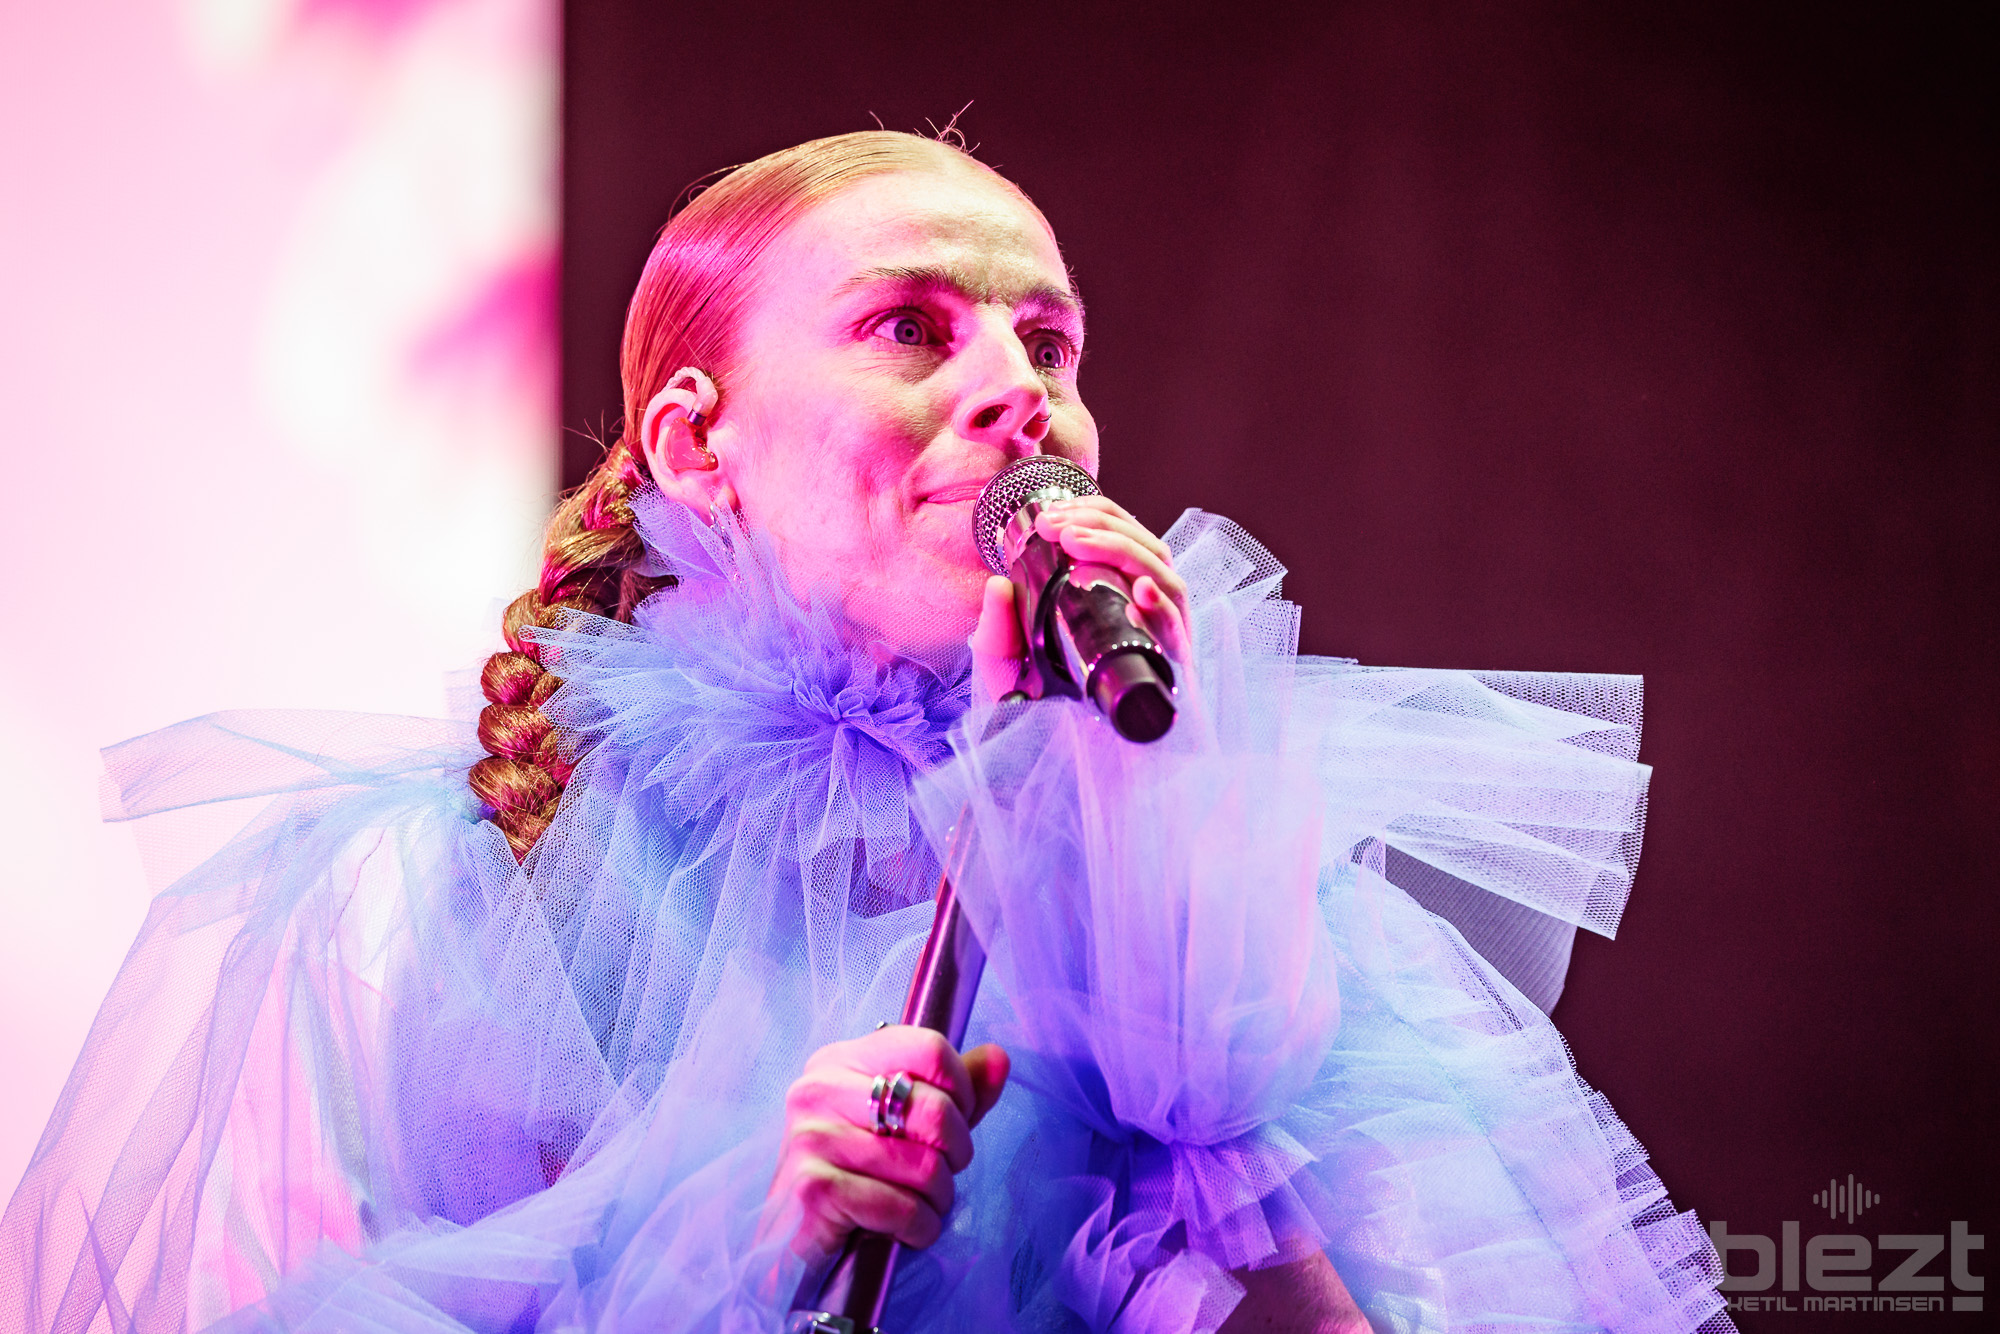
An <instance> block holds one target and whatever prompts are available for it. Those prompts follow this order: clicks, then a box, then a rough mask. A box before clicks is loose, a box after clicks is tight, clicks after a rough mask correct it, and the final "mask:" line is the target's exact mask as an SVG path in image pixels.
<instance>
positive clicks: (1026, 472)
mask: <svg viewBox="0 0 2000 1334" xmlns="http://www.w3.org/2000/svg"><path fill="white" fill-rule="evenodd" d="M1097 494H1099V492H1098V487H1097V483H1096V481H1095V480H1093V479H1092V477H1091V476H1090V474H1089V473H1087V472H1085V471H1084V470H1083V469H1081V468H1079V467H1077V466H1076V465H1075V464H1073V463H1069V462H1067V461H1065V460H1063V459H1058V458H1054V457H1051V456H1049V455H1046V454H1036V455H1030V456H1029V457H1027V458H1024V459H1020V460H1018V461H1016V462H1014V463H1012V464H1009V465H1008V466H1007V467H1005V468H1002V469H1001V470H1000V471H999V472H998V473H996V474H995V475H994V477H993V479H992V480H991V481H989V482H988V483H987V484H986V489H985V490H984V491H982V492H981V493H980V496H979V504H978V506H977V507H976V508H975V510H974V512H973V541H974V543H975V544H976V545H977V546H978V548H979V552H980V556H981V557H982V559H984V560H985V562H986V566H987V568H988V569H990V570H992V571H993V572H994V573H995V574H999V575H1004V576H1006V577H1007V578H1008V579H1009V580H1011V581H1012V582H1013V585H1014V605H1015V608H1016V610H1017V611H1018V612H1019V614H1020V618H1021V632H1022V636H1023V638H1024V639H1025V640H1026V642H1027V646H1028V652H1027V659H1026V661H1025V663H1024V664H1023V667H1022V671H1021V680H1020V683H1019V685H1018V686H1017V687H1016V693H1018V694H1020V695H1022V696H1024V697H1026V698H1029V699H1043V698H1047V697H1048V696H1051V695H1055V696H1061V697H1067V698H1071V699H1088V700H1090V701H1091V702H1092V703H1093V704H1095V705H1096V706H1097V707H1098V709H1099V710H1100V711H1102V712H1103V714H1104V716H1105V717H1106V718H1108V719H1109V720H1110V721H1111V724H1112V726H1113V727H1114V728H1116V729H1117V731H1118V734H1119V735H1120V736H1122V737H1124V738H1125V739H1126V740H1128V741H1142V742H1143V741H1157V740H1158V739H1159V738H1160V737H1162V736H1165V735H1166V733H1167V730H1168V729H1169V728H1171V727H1172V726H1173V724H1174V713H1175V706H1174V669H1173V665H1172V664H1171V663H1169V662H1168V661H1167V655H1166V654H1165V653H1163V652H1161V650H1160V645H1159V642H1158V641H1157V640H1155V639H1154V638H1153V636H1152V633H1151V632H1150V631H1148V630H1147V629H1146V627H1145V625H1144V623H1143V622H1142V621H1141V620H1140V618H1139V616H1138V613H1137V611H1136V610H1135V609H1134V607H1133V605H1132V586H1131V585H1130V584H1129V583H1127V582H1126V579H1125V576H1124V574H1122V573H1121V572H1120V571H1118V570H1117V569H1114V568H1113V567H1111V566H1109V565H1098V564H1092V563H1077V562H1073V561H1072V560H1071V559H1070V556H1069V553H1068V552H1066V551H1064V550H1063V549H1062V547H1061V546H1059V545H1058V544H1056V543H1054V542H1051V541H1050V540H1049V539H1047V538H1045V537H1043V536H1042V535H1041V534H1039V533H1037V532H1036V531H1035V520H1036V518H1037V517H1038V516H1039V515H1040V514H1041V513H1042V511H1043V510H1045V509H1047V508H1048V507H1049V506H1050V505H1053V504H1058V503H1060V502H1062V501H1066V500H1074V499H1076V498H1077V497H1079V496H1093V495H1097Z"/></svg>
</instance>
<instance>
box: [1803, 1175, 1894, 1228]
mask: <svg viewBox="0 0 2000 1334" xmlns="http://www.w3.org/2000/svg"><path fill="white" fill-rule="evenodd" d="M1812 1198H1813V1203H1814V1204H1817V1205H1818V1206H1819V1207H1820V1208H1822V1209H1824V1210H1826V1216H1827V1217H1828V1218H1839V1217H1840V1216H1841V1215H1843V1214H1845V1215H1846V1216H1847V1221H1848V1222H1850V1223H1852V1222H1853V1221H1854V1220H1855V1219H1856V1218H1857V1217H1859V1216H1860V1215H1861V1214H1863V1213H1866V1212H1867V1211H1868V1206H1869V1205H1871V1204H1880V1203H1882V1197H1881V1196H1880V1195H1877V1194H1876V1193H1875V1192H1874V1191H1872V1190H1870V1189H1868V1187H1866V1186H1864V1185H1862V1184H1861V1183H1859V1182H1857V1181H1856V1180H1855V1179H1854V1174H1853V1173H1852V1172H1849V1173H1848V1174H1847V1184H1845V1185H1842V1184H1841V1183H1840V1182H1839V1181H1838V1180H1833V1181H1828V1182H1827V1183H1826V1189H1825V1190H1822V1191H1818V1192H1816V1193H1815V1194H1814V1195H1813V1197H1812Z"/></svg>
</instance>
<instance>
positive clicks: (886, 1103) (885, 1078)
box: [868, 1070, 916, 1139]
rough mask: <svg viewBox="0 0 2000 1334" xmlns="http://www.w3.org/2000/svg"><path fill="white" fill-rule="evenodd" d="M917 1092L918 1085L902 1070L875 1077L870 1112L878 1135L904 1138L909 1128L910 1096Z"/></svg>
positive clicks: (869, 1095)
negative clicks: (904, 1133) (905, 1131)
mask: <svg viewBox="0 0 2000 1334" xmlns="http://www.w3.org/2000/svg"><path fill="white" fill-rule="evenodd" d="M915 1091H916V1085H915V1084H912V1083H911V1082H910V1077H909V1075H907V1074H905V1073H904V1072H903V1071H901V1070H898V1071H897V1072H896V1073H895V1074H893V1075H877V1076H875V1082H874V1084H872V1085H870V1086H869V1089H868V1110H869V1112H870V1113H872V1114H873V1115H874V1118H875V1133H876V1134H878V1135H891V1136H894V1137H895V1138H897V1139H901V1138H902V1137H903V1132H904V1130H906V1129H907V1128H908V1127H909V1115H910V1094H912V1093H914V1092H915Z"/></svg>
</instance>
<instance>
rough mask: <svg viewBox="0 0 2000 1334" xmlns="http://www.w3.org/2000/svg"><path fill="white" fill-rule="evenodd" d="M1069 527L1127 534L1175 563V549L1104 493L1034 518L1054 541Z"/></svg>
mask: <svg viewBox="0 0 2000 1334" xmlns="http://www.w3.org/2000/svg"><path fill="white" fill-rule="evenodd" d="M1066 528H1105V529H1109V530H1111V531H1114V532H1121V533H1124V534H1125V535H1126V536H1127V537H1130V538H1131V539H1133V540H1134V541H1135V542H1137V543H1139V544H1140V545H1141V546H1143V547H1145V548H1146V549H1147V550H1149V551H1151V552H1152V553H1153V554H1154V555H1155V556H1157V557H1158V558H1159V559H1160V561H1161V562H1162V563H1163V564H1165V565H1167V566H1169V567H1171V566H1172V565H1173V559H1174V555H1173V551H1172V550H1171V549H1170V548H1169V547H1168V546H1167V544H1166V543H1165V542H1163V541H1161V540H1160V539H1159V538H1158V537H1156V536H1154V534H1153V531H1152V529H1150V528H1148V527H1146V525H1145V524H1143V523H1140V522H1139V521H1138V520H1137V519H1135V518H1133V517H1132V516H1131V515H1130V514H1128V513H1126V512H1125V511H1124V510H1123V509H1120V508H1119V507H1118V506H1117V505H1115V504H1113V503H1111V502H1110V501H1108V500H1106V499H1104V497H1102V496H1085V497H1083V498H1082V499H1079V500H1073V501H1068V502H1066V503H1064V504H1060V505H1056V506H1053V507H1051V508H1049V509H1045V510H1043V511H1042V512H1041V514H1040V515H1039V516H1037V518H1036V520H1035V531H1037V532H1039V533H1040V534H1041V535H1042V536H1044V537H1047V538H1050V539H1052V540H1053V539H1054V537H1055V536H1056V534H1057V533H1058V532H1060V531H1062V530H1063V529H1066Z"/></svg>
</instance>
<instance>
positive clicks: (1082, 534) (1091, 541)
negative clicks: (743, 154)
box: [1057, 525, 1187, 598]
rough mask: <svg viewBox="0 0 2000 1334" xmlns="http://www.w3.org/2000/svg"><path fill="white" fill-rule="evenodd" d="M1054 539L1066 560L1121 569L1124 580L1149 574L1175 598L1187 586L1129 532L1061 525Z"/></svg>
mask: <svg viewBox="0 0 2000 1334" xmlns="http://www.w3.org/2000/svg"><path fill="white" fill-rule="evenodd" d="M1061 531H1062V535H1061V537H1060V538H1058V539H1057V540H1058V541H1060V542H1061V543H1062V549H1063V550H1064V551H1066V552H1068V553H1069V556H1070V559H1072V560H1074V561H1076V562H1078V563H1079V564H1087V563H1096V564H1100V565H1110V566H1113V567H1115V568H1116V569H1118V570H1119V571H1120V572H1122V573H1123V574H1124V575H1125V576H1126V577H1127V578H1128V579H1136V578H1138V577H1139V576H1140V575H1147V576H1150V577H1151V578H1152V579H1153V581H1154V582H1155V583H1157V584H1159V585H1160V587H1161V588H1162V589H1163V590H1165V591H1166V592H1167V593H1168V594H1169V595H1170V596H1172V597H1175V598H1179V597H1181V596H1183V595H1184V594H1185V593H1186V591H1187V585H1186V584H1185V583H1184V582H1182V580H1181V577H1180V575H1178V574H1176V573H1175V572H1174V569H1173V567H1172V566H1170V565H1168V564H1167V563H1166V562H1165V561H1163V560H1161V559H1160V557H1159V556H1158V555H1156V554H1155V553H1154V552H1153V550H1152V549H1151V548H1149V547H1147V546H1145V545H1144V544H1143V543H1141V542H1139V541H1138V540H1137V539H1136V538H1133V537H1132V536H1130V535H1129V534H1126V533H1121V532H1117V531H1115V530H1113V529H1109V528H1086V527H1080V526H1075V525H1071V526H1068V527H1065V528H1063V529H1062V530H1061Z"/></svg>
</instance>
